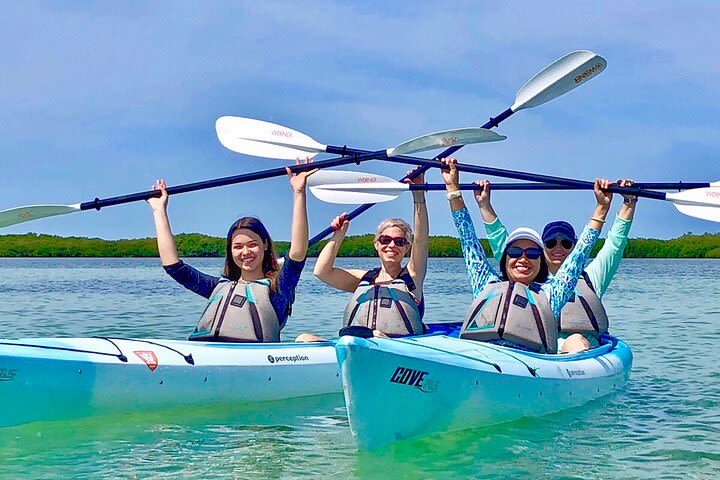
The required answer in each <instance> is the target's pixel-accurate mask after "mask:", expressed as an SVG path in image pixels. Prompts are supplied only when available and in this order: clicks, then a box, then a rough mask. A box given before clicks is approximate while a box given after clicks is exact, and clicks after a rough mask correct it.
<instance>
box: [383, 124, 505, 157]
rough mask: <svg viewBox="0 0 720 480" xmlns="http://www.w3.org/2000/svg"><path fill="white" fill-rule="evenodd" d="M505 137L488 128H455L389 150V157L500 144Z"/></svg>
mask: <svg viewBox="0 0 720 480" xmlns="http://www.w3.org/2000/svg"><path fill="white" fill-rule="evenodd" d="M506 138H507V137H506V136H505V135H499V134H497V133H495V132H493V131H492V130H488V129H487V128H475V127H469V128H454V129H452V130H443V131H442V132H435V133H428V134H427V135H422V136H420V137H417V138H413V139H412V140H408V141H407V142H405V143H401V144H400V145H398V146H397V147H395V148H388V150H387V156H388V157H393V156H397V155H410V154H413V153H418V152H424V151H427V150H434V149H436V148H448V147H452V146H455V145H472V144H474V143H486V142H499V141H501V140H505V139H506Z"/></svg>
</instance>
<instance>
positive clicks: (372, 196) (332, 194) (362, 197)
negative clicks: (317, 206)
mask: <svg viewBox="0 0 720 480" xmlns="http://www.w3.org/2000/svg"><path fill="white" fill-rule="evenodd" d="M398 185H400V187H398ZM310 191H311V192H312V194H313V195H315V197H317V198H318V199H319V200H322V201H323V202H328V203H340V204H349V205H355V204H361V203H380V202H389V201H390V200H395V199H396V198H397V197H398V195H400V194H401V193H402V192H406V191H408V185H405V184H402V183H398V182H391V183H390V184H384V183H378V184H365V185H362V184H357V185H356V184H348V183H339V184H325V185H322V186H320V185H319V186H316V187H310Z"/></svg>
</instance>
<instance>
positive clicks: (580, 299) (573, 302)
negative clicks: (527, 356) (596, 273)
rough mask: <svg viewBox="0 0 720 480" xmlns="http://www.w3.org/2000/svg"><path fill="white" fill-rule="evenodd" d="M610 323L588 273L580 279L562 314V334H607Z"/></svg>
mask: <svg viewBox="0 0 720 480" xmlns="http://www.w3.org/2000/svg"><path fill="white" fill-rule="evenodd" d="M609 325H610V321H609V320H608V316H607V313H606V312H605V307H604V306H603V304H602V302H601V301H600V298H599V297H598V296H597V294H596V293H595V289H594V288H593V286H592V282H591V281H590V278H589V277H588V275H587V273H585V272H583V273H582V276H581V277H580V279H578V283H577V287H575V293H574V294H573V296H572V297H571V298H570V300H569V301H568V303H566V304H565V306H564V307H563V309H562V311H561V312H560V332H561V333H591V334H597V335H602V334H603V333H607V331H608V326H609Z"/></svg>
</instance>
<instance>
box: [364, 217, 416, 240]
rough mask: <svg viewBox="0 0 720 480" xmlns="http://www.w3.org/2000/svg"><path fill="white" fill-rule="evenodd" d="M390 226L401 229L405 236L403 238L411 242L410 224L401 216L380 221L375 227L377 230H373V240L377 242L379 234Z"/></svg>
mask: <svg viewBox="0 0 720 480" xmlns="http://www.w3.org/2000/svg"><path fill="white" fill-rule="evenodd" d="M390 227H397V228H399V229H400V230H402V231H403V235H404V236H405V239H406V240H407V241H408V242H409V243H410V244H412V242H413V231H412V227H411V226H410V224H408V223H407V222H406V221H405V220H403V219H402V218H386V219H385V220H383V221H382V222H380V225H378V227H377V231H376V232H375V239H374V240H373V242H377V241H378V239H379V238H380V235H382V232H384V231H385V230H387V229H388V228H390Z"/></svg>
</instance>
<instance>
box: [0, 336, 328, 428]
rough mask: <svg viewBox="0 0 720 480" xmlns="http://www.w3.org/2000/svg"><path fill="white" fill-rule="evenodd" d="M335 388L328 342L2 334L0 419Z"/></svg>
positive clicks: (12, 421) (11, 421)
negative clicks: (6, 336)
mask: <svg viewBox="0 0 720 480" xmlns="http://www.w3.org/2000/svg"><path fill="white" fill-rule="evenodd" d="M341 391H342V384H341V381H340V374H339V370H338V364H337V360H336V357H335V349H334V347H333V343H332V342H322V343H312V344H308V343H302V344H298V343H265V344H249V343H212V342H208V343H205V342H188V341H177V340H151V339H147V340H145V339H117V338H33V339H19V340H2V341H0V407H1V408H0V426H9V425H18V424H22V423H27V422H32V421H39V420H58V419H69V418H80V417H87V416H93V415H112V414H118V413H131V412H146V411H153V410H162V409H171V408H183V407H193V406H198V407H208V406H213V405H221V404H227V405H237V404H244V403H255V402H265V401H272V400H284V399H292V398H297V397H309V396H314V395H325V394H335V395H336V396H337V397H338V398H337V402H338V405H341V402H342V397H341V396H340V392H341Z"/></svg>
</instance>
